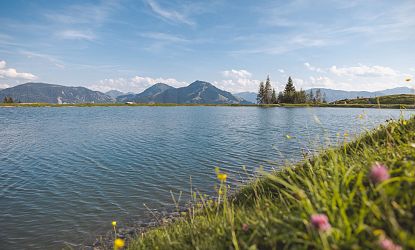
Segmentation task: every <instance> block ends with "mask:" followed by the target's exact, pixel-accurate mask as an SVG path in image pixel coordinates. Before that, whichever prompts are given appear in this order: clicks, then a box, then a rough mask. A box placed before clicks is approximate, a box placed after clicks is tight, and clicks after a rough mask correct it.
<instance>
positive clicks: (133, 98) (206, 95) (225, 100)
mask: <svg viewBox="0 0 415 250" xmlns="http://www.w3.org/2000/svg"><path fill="white" fill-rule="evenodd" d="M117 102H137V103H178V104H186V103H195V104H196V103H200V104H250V102H248V101H246V100H244V99H242V98H240V97H236V96H234V95H232V94H231V93H229V92H227V91H223V90H221V89H218V88H216V87H215V86H213V85H212V84H210V83H208V82H204V81H195V82H193V83H191V84H190V85H189V86H186V87H181V88H174V87H172V86H169V85H167V84H164V83H157V84H155V85H153V86H151V87H150V88H148V89H146V90H144V91H143V92H142V93H140V94H136V95H124V96H119V97H117Z"/></svg>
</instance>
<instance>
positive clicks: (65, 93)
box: [0, 81, 250, 104]
mask: <svg viewBox="0 0 415 250" xmlns="http://www.w3.org/2000/svg"><path fill="white" fill-rule="evenodd" d="M5 97H12V98H13V100H14V101H15V102H23V103H33V102H42V103H114V102H120V103H125V102H136V103H178V104H186V103H193V104H199V103H200V104H250V102H248V101H246V100H244V99H242V98H239V97H235V96H234V95H232V94H231V93H229V92H226V91H223V90H221V89H218V88H216V87H215V86H213V85H212V84H210V83H208V82H204V81H195V82H193V83H192V84H190V85H189V86H187V87H182V88H174V87H172V86H169V85H167V84H164V83H157V84H155V85H153V86H151V87H149V88H148V89H146V90H144V91H143V92H142V93H139V94H124V93H123V92H120V91H117V90H112V91H109V92H107V93H105V94H104V93H102V92H99V91H93V90H90V89H87V88H84V87H67V86H61V85H56V84H47V83H34V82H29V83H25V84H21V85H17V86H15V87H11V88H7V89H3V90H0V101H2V100H3V99H4V98H5Z"/></svg>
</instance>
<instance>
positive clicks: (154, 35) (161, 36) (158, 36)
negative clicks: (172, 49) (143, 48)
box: [140, 32, 190, 43]
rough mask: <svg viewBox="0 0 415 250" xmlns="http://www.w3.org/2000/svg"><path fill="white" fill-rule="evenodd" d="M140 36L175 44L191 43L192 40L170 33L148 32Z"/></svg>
mask: <svg viewBox="0 0 415 250" xmlns="http://www.w3.org/2000/svg"><path fill="white" fill-rule="evenodd" d="M140 36H142V37H145V38H151V39H155V40H158V41H160V40H161V41H166V42H174V43H186V42H190V40H188V39H185V38H183V37H180V36H175V35H172V34H168V33H162V32H147V33H142V34H140Z"/></svg>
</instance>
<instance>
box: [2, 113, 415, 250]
mask: <svg viewBox="0 0 415 250" xmlns="http://www.w3.org/2000/svg"><path fill="white" fill-rule="evenodd" d="M412 113H413V112H412V111H406V112H405V113H404V115H405V116H408V115H409V114H412ZM400 114H401V111H399V110H387V109H383V110H378V109H357V108H356V109H355V108H259V107H91V108H70V107H66V108H0V211H1V214H0V225H1V226H0V249H5V248H7V249H61V248H63V247H64V246H65V245H70V246H73V247H76V246H77V245H78V244H80V243H82V242H85V240H88V239H93V236H94V235H96V234H101V233H104V232H106V231H107V230H111V221H113V220H116V221H117V222H118V223H119V224H123V223H127V222H129V221H134V220H145V219H146V218H148V217H147V216H148V213H147V211H146V208H145V207H144V206H143V203H145V204H146V205H147V206H148V207H150V208H156V209H161V210H163V209H170V208H171V207H172V205H173V201H172V198H171V195H170V190H171V191H173V192H175V193H178V192H179V191H183V192H184V193H185V194H186V193H188V192H189V190H190V187H191V186H192V187H193V188H194V189H197V190H200V191H201V192H203V193H207V194H212V192H213V190H214V185H215V183H217V180H216V178H215V177H216V176H215V173H214V168H215V166H218V167H220V168H221V169H223V170H224V171H225V172H227V173H229V179H230V182H231V183H232V185H237V184H238V183H239V181H240V180H241V179H242V178H245V177H244V176H245V174H241V173H243V170H242V167H243V166H246V169H247V172H248V173H254V172H255V170H256V169H258V168H259V167H260V166H263V167H264V169H266V170H269V169H272V168H278V166H280V165H282V164H284V163H285V162H287V161H291V162H292V161H294V162H295V161H296V160H299V159H301V157H302V156H303V154H304V153H310V152H311V153H313V152H316V150H318V149H320V148H321V147H322V146H324V145H328V143H332V144H335V143H337V142H338V141H339V140H340V141H341V140H343V139H344V136H343V134H344V133H348V134H350V137H352V136H353V135H354V134H356V133H360V132H362V131H364V130H367V129H371V128H373V127H375V126H377V125H379V124H380V123H383V122H385V120H387V119H390V118H399V116H400ZM338 133H339V134H338ZM287 135H289V136H290V137H292V138H290V139H289V138H287ZM190 176H191V181H190Z"/></svg>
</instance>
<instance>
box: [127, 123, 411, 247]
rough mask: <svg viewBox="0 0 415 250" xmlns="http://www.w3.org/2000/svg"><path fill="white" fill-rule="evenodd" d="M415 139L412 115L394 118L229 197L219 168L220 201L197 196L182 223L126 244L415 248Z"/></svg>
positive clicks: (154, 245)
mask: <svg viewBox="0 0 415 250" xmlns="http://www.w3.org/2000/svg"><path fill="white" fill-rule="evenodd" d="M414 143H415V120H414V119H411V120H409V121H403V120H401V121H396V122H389V123H388V124H386V125H385V126H381V127H380V128H378V129H377V130H374V131H372V132H370V133H368V134H365V135H363V136H362V137H360V138H358V139H357V140H355V141H354V142H352V143H347V144H344V145H342V146H341V147H339V148H335V149H328V150H326V151H324V152H323V153H322V154H320V155H319V156H316V157H314V158H312V159H308V160H304V161H303V162H302V163H301V164H298V165H295V166H287V167H285V168H283V169H282V170H281V171H277V172H274V173H271V174H264V176H262V177H261V178H258V179H255V180H253V181H252V183H251V184H249V185H247V186H246V187H244V188H243V189H241V190H240V191H238V192H237V193H236V195H234V196H232V197H230V198H229V197H227V193H228V191H229V190H228V187H227V184H226V177H227V176H226V174H225V173H220V172H217V173H216V174H217V177H218V189H217V190H216V191H217V193H218V197H219V198H218V200H214V201H212V200H208V199H206V198H204V196H203V195H200V194H194V200H193V203H194V204H196V206H195V207H194V208H192V209H189V212H188V213H187V214H186V215H184V216H183V219H182V220H179V221H177V222H175V223H173V224H166V225H164V226H163V225H162V226H160V227H158V228H155V229H151V230H149V231H148V232H146V233H144V234H142V235H141V236H137V238H135V240H133V241H132V242H131V243H130V244H129V247H128V249H133V250H136V249H400V248H399V246H398V245H400V246H401V247H402V249H415V192H414V191H415V144H414ZM376 164H378V165H376ZM381 165H382V166H381ZM374 166H377V167H374ZM379 171H380V172H379ZM212 174H214V173H212Z"/></svg>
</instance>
